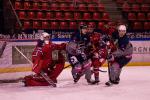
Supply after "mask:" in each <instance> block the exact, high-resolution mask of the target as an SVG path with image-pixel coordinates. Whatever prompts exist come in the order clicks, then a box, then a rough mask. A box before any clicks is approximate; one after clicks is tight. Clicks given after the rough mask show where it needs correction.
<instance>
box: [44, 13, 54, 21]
mask: <svg viewBox="0 0 150 100" xmlns="http://www.w3.org/2000/svg"><path fill="white" fill-rule="evenodd" d="M53 18H54V14H53V13H52V12H46V16H45V19H48V20H49V19H53Z"/></svg>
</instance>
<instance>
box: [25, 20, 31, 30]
mask: <svg viewBox="0 0 150 100" xmlns="http://www.w3.org/2000/svg"><path fill="white" fill-rule="evenodd" d="M23 28H24V29H29V28H32V27H31V25H30V22H29V21H25V22H24V23H23Z"/></svg>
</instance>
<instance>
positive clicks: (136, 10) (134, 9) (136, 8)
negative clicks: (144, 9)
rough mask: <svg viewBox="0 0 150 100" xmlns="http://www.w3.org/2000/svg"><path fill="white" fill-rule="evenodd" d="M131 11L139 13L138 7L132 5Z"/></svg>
mask: <svg viewBox="0 0 150 100" xmlns="http://www.w3.org/2000/svg"><path fill="white" fill-rule="evenodd" d="M132 11H135V12H139V11H140V6H139V5H138V4H133V5H132Z"/></svg>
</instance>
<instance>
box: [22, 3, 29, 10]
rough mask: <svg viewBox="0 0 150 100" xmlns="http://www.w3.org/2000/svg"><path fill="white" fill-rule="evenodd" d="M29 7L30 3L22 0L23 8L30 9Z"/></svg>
mask: <svg viewBox="0 0 150 100" xmlns="http://www.w3.org/2000/svg"><path fill="white" fill-rule="evenodd" d="M30 7H31V5H30V3H29V2H24V9H25V10H28V9H30Z"/></svg>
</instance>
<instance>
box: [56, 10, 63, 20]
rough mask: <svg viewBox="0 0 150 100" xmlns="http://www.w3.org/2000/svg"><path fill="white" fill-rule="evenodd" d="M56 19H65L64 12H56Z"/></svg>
mask: <svg viewBox="0 0 150 100" xmlns="http://www.w3.org/2000/svg"><path fill="white" fill-rule="evenodd" d="M55 19H57V20H60V19H63V14H62V12H56V14H55Z"/></svg>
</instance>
